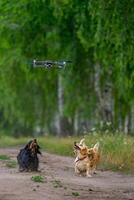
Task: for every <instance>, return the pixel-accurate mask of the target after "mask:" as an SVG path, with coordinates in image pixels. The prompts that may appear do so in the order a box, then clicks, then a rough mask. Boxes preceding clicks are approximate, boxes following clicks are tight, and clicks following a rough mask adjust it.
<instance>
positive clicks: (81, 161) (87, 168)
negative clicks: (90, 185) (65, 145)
mask: <svg viewBox="0 0 134 200" xmlns="http://www.w3.org/2000/svg"><path fill="white" fill-rule="evenodd" d="M84 140H85V139H82V140H81V141H80V143H79V144H77V143H76V142H74V152H75V155H76V159H75V161H74V163H75V173H76V174H80V175H81V174H84V173H86V176H87V177H92V174H93V173H95V170H96V167H97V164H98V162H99V160H100V152H99V143H96V144H95V145H94V147H92V148H88V146H86V144H85V141H84Z"/></svg>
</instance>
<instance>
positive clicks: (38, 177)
mask: <svg viewBox="0 0 134 200" xmlns="http://www.w3.org/2000/svg"><path fill="white" fill-rule="evenodd" d="M31 180H32V181H34V182H38V183H43V182H44V178H43V177H42V176H32V178H31Z"/></svg>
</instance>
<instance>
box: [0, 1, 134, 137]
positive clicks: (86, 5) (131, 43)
mask: <svg viewBox="0 0 134 200" xmlns="http://www.w3.org/2000/svg"><path fill="white" fill-rule="evenodd" d="M133 56H134V1H133V0H129V1H128V0H123V1H122V0H116V1H115V0H107V1H106V0H30V1H29V0H21V1H18V0H12V1H9V0H0V134H4V135H5V134H6V135H10V136H15V137H20V136H41V135H57V136H72V135H81V134H86V133H89V132H100V133H106V134H108V133H111V132H112V133H117V132H122V134H125V135H126V134H131V135H134V58H133ZM33 59H39V60H53V61H58V60H71V61H72V63H71V64H69V65H67V66H66V67H65V68H64V69H58V68H51V69H37V68H35V69H33V68H32V67H31V61H32V60H33Z"/></svg>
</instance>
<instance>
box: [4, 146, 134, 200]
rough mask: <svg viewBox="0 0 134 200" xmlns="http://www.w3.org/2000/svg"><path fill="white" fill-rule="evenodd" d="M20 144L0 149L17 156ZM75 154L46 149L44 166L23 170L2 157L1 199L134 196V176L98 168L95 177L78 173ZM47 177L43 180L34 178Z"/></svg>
mask: <svg viewBox="0 0 134 200" xmlns="http://www.w3.org/2000/svg"><path fill="white" fill-rule="evenodd" d="M18 152H19V148H18V149H17V148H16V149H13V148H8V149H7V148H5V149H0V155H8V156H10V157H11V159H12V160H16V155H17V153H18ZM73 161H74V159H73V158H70V157H64V156H57V155H54V154H49V153H46V152H43V155H42V156H40V170H41V172H36V173H32V172H30V173H20V172H18V168H17V167H16V168H8V167H7V166H6V162H7V161H2V160H1V161H0V200H37V199H38V200H73V199H81V200H90V199H91V200H105V199H109V200H111V199H114V200H134V176H130V175H124V174H119V173H114V172H111V171H98V173H97V174H96V175H94V176H93V177H92V178H86V177H79V176H76V175H75V174H74V167H73ZM35 175H40V176H42V177H44V182H43V183H37V182H34V181H32V180H31V177H32V176H35Z"/></svg>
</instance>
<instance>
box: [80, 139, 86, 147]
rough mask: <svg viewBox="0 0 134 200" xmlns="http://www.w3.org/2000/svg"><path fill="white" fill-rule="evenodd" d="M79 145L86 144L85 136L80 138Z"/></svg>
mask: <svg viewBox="0 0 134 200" xmlns="http://www.w3.org/2000/svg"><path fill="white" fill-rule="evenodd" d="M79 145H80V146H86V144H85V138H83V139H81V141H80V143H79Z"/></svg>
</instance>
